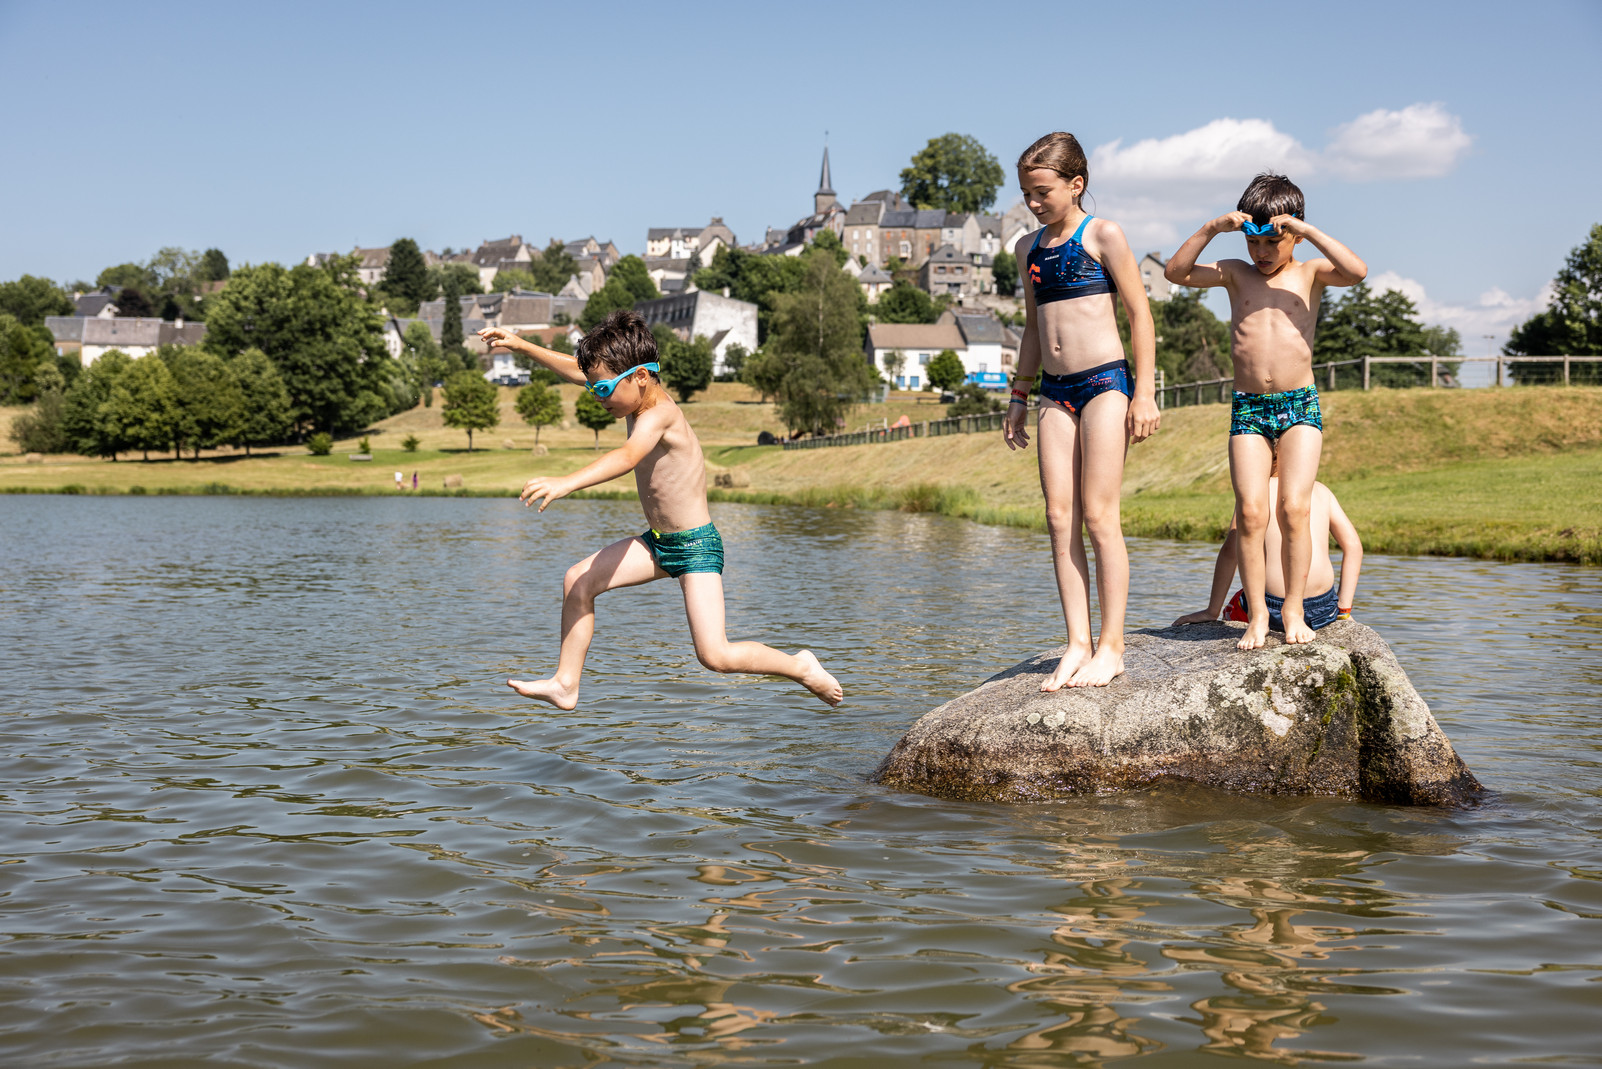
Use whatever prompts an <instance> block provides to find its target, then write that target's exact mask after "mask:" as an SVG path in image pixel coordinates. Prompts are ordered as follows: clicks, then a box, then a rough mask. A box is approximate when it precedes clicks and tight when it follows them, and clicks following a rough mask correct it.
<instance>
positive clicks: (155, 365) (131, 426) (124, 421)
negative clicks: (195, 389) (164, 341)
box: [104, 357, 181, 460]
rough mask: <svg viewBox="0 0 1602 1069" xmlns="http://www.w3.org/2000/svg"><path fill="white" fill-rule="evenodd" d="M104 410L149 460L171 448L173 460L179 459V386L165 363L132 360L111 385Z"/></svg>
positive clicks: (109, 419)
mask: <svg viewBox="0 0 1602 1069" xmlns="http://www.w3.org/2000/svg"><path fill="white" fill-rule="evenodd" d="M104 411H105V415H106V418H107V420H108V421H109V422H110V423H111V424H113V425H114V426H116V427H117V428H118V429H119V430H120V432H121V434H122V435H123V436H124V437H125V438H126V439H127V441H128V444H129V446H131V447H132V448H134V449H138V450H140V451H141V452H143V453H144V456H145V459H146V460H149V459H150V451H151V450H152V449H165V448H167V447H168V446H171V447H172V450H173V456H174V458H177V457H178V455H179V454H178V434H179V431H180V429H181V428H180V425H179V411H178V385H177V383H176V382H174V381H173V377H172V372H171V371H169V370H168V369H167V364H166V361H164V360H161V359H159V358H157V359H152V358H150V357H145V358H143V359H140V360H135V361H133V363H132V364H130V365H129V366H128V369H127V370H126V371H124V372H123V373H122V374H121V375H120V376H118V378H117V381H116V383H115V384H114V385H113V386H112V388H111V397H110V399H109V400H108V401H107V402H106V404H105V406H104Z"/></svg>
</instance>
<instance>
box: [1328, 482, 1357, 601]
mask: <svg viewBox="0 0 1602 1069" xmlns="http://www.w3.org/2000/svg"><path fill="white" fill-rule="evenodd" d="M1329 533H1330V534H1332V535H1334V536H1335V544H1336V545H1337V546H1339V547H1341V592H1340V594H1338V595H1337V596H1336V602H1335V605H1336V608H1338V609H1339V610H1340V614H1341V615H1342V616H1350V615H1351V612H1352V599H1353V598H1355V597H1356V596H1357V576H1358V573H1359V572H1361V571H1362V570H1363V540H1362V539H1361V538H1359V537H1358V535H1357V528H1356V526H1354V525H1353V523H1352V521H1351V520H1350V519H1349V518H1348V517H1347V515H1346V512H1345V510H1344V509H1342V508H1341V503H1340V502H1339V501H1338V500H1336V498H1335V495H1334V494H1330V495H1329Z"/></svg>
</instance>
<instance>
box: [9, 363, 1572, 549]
mask: <svg viewBox="0 0 1602 1069" xmlns="http://www.w3.org/2000/svg"><path fill="white" fill-rule="evenodd" d="M559 390H560V391H561V392H562V394H563V397H564V402H565V405H566V408H567V419H568V420H569V426H567V427H565V428H564V427H560V426H557V427H549V428H545V429H544V431H542V433H541V435H540V441H541V443H542V444H545V445H547V446H548V447H549V452H548V453H547V455H545V456H531V455H530V453H529V447H530V446H532V445H533V443H534V432H533V429H532V428H530V427H527V426H526V425H525V424H523V423H522V421H521V419H520V418H519V417H517V415H516V413H515V410H514V409H513V408H512V406H513V404H514V403H515V398H516V391H515V390H513V389H503V390H502V391H501V404H502V419H503V424H502V426H500V427H498V428H494V429H492V430H489V431H485V432H480V433H478V434H476V435H475V436H474V438H475V445H478V446H479V447H480V448H478V449H476V450H475V451H474V452H472V453H468V452H466V444H467V442H466V434H465V433H464V432H462V431H458V430H453V429H451V428H447V427H445V426H444V425H443V423H442V422H441V420H440V415H439V411H440V410H439V407H438V402H437V401H436V404H435V406H434V407H433V408H423V407H421V406H419V407H418V408H415V409H413V410H411V411H410V412H405V413H402V414H400V415H397V416H394V417H392V418H390V419H388V420H385V421H384V422H383V423H382V424H380V425H379V426H378V427H376V428H374V429H373V431H372V432H370V436H371V439H372V443H373V451H374V456H373V460H372V461H371V462H353V461H351V460H349V459H348V457H347V456H346V455H345V454H348V453H351V452H354V451H355V448H356V440H355V439H354V438H352V439H346V440H342V441H341V442H339V443H338V444H336V447H335V451H334V453H333V454H332V455H330V456H327V457H313V456H310V455H309V454H308V453H307V452H306V451H305V450H304V449H303V448H300V447H295V448H283V449H278V450H269V451H267V452H266V453H263V454H261V455H258V456H253V457H249V458H247V457H245V456H244V455H243V453H238V452H234V451H229V450H222V451H216V452H210V451H207V452H203V454H202V459H201V460H200V461H198V462H197V461H192V460H189V459H187V458H186V459H184V460H181V461H174V460H173V459H172V458H171V455H170V454H169V455H167V456H165V457H161V458H153V459H152V460H151V461H150V462H148V463H146V462H142V461H140V460H138V459H137V458H135V459H124V460H121V461H119V462H117V463H112V462H109V461H102V460H93V459H90V458H85V457H70V456H51V457H47V458H43V461H42V462H40V463H27V462H26V461H25V460H24V458H22V457H21V456H18V455H16V454H14V453H13V454H10V455H0V491H12V492H30V491H31V492H58V491H61V490H63V489H67V488H70V490H69V492H84V493H130V492H131V493H141V492H143V493H263V494H297V495H299V494H394V493H395V490H394V473H395V471H397V470H399V471H402V472H403V473H404V475H405V480H406V483H405V485H406V487H407V492H410V486H411V475H412V472H414V471H416V472H418V474H419V482H420V488H421V489H422V490H423V491H424V492H427V493H434V494H439V493H453V494H457V493H460V494H467V495H479V494H486V495H496V496H500V495H504V494H509V493H514V492H516V491H517V490H518V489H519V488H521V486H522V485H523V483H524V481H526V480H527V479H528V478H529V477H530V476H532V475H536V474H562V473H565V472H568V471H573V470H575V469H577V468H579V467H581V466H583V465H584V464H586V463H588V462H589V461H590V460H591V459H593V458H594V456H595V455H596V454H595V452H594V450H593V449H592V448H591V447H592V445H594V444H596V443H597V439H596V437H595V436H593V435H592V434H591V432H590V431H588V430H586V429H585V428H583V427H582V426H579V425H577V423H576V422H573V421H572V416H571V411H572V403H573V401H574V399H576V397H577V395H578V388H577V387H573V386H563V387H559ZM21 411H23V410H22V409H0V434H3V433H4V427H5V426H6V425H7V424H8V423H9V421H10V419H11V418H13V417H14V416H15V415H16V414H17V413H19V412H21ZM685 411H686V413H687V414H688V416H689V418H690V420H691V422H692V424H693V425H694V426H695V428H696V431H697V433H698V434H699V435H700V437H701V440H702V444H703V447H704V448H705V450H706V455H707V461H708V465H709V467H710V468H711V469H712V470H714V471H720V470H731V471H736V472H739V473H741V474H742V475H743V476H744V477H745V479H747V480H749V486H748V487H742V488H740V489H737V490H731V489H722V490H718V489H714V490H712V491H711V497H712V498H713V499H714V500H725V501H748V502H754V503H770V504H794V505H804V506H812V507H820V508H828V507H834V508H894V509H903V510H906V511H916V512H933V513H940V514H943V515H949V516H957V517H962V518H967V519H972V520H975V521H978V522H981V523H992V524H1006V525H1013V526H1021V527H1030V528H1036V529H1039V528H1043V527H1044V523H1045V513H1044V508H1043V504H1042V500H1041V494H1040V487H1039V481H1038V479H1039V476H1038V469H1037V467H1036V461H1035V451H1034V449H1033V448H1032V447H1031V448H1030V449H1028V450H1024V451H1016V452H1015V451H1009V450H1008V449H1007V448H1006V447H1005V445H1004V444H1003V443H1002V442H1001V441H1000V435H999V433H994V432H992V433H988V434H972V435H954V436H950V437H942V438H923V439H912V440H909V441H904V442H892V443H887V444H882V445H860V446H845V447H839V448H828V449H809V450H792V451H788V452H787V451H785V450H783V449H782V448H780V447H777V446H758V445H755V444H753V443H754V441H755V438H756V436H757V434H759V433H760V432H761V431H763V430H767V431H770V432H772V433H775V434H778V433H781V432H782V429H783V428H782V426H780V424H779V421H778V418H777V416H776V414H775V413H774V410H773V406H772V405H769V404H763V403H760V402H759V400H758V398H757V397H756V396H755V395H754V394H753V393H752V392H751V391H750V390H748V389H747V388H746V387H743V386H739V385H736V384H721V383H720V384H714V386H713V387H712V389H711V390H709V391H708V392H707V393H706V394H703V395H701V396H700V397H698V398H697V399H696V400H695V401H694V402H692V403H691V404H689V405H686V406H685ZM1324 411H1325V447H1324V454H1323V459H1322V466H1321V472H1320V477H1321V478H1322V479H1323V480H1324V481H1325V482H1326V483H1328V484H1329V485H1330V486H1331V487H1332V488H1334V490H1335V491H1336V493H1337V494H1338V495H1339V496H1340V498H1341V501H1342V503H1343V504H1344V506H1345V507H1346V510H1347V512H1348V513H1349V514H1350V515H1351V516H1352V518H1353V520H1354V522H1356V523H1357V524H1358V526H1359V529H1360V530H1361V531H1362V534H1363V538H1364V543H1365V545H1367V546H1368V548H1369V549H1370V550H1371V551H1374V552H1387V553H1440V554H1453V555H1466V556H1475V557H1486V558H1498V559H1507V560H1563V561H1578V562H1584V563H1590V564H1602V390H1597V389H1594V388H1585V387H1573V388H1567V389H1565V388H1563V387H1518V388H1514V389H1501V390H1492V389H1486V390H1423V389H1419V390H1373V391H1370V392H1368V393H1362V392H1358V391H1350V392H1338V393H1333V394H1329V395H1327V396H1326V397H1325V398H1324ZM902 414H906V415H908V416H909V418H911V419H913V420H914V421H921V420H923V419H937V418H940V417H941V416H943V415H944V410H943V408H941V407H939V406H937V405H934V404H931V403H929V401H928V400H927V399H926V398H923V397H919V396H916V395H898V396H897V397H895V398H894V399H893V400H892V401H891V403H889V404H887V405H884V406H877V405H876V406H864V407H863V408H859V409H857V410H856V412H855V413H854V419H855V422H854V423H853V426H860V425H861V424H863V423H865V422H867V420H868V419H869V418H870V417H871V418H872V419H873V421H874V422H875V423H876V424H877V423H878V421H879V420H880V419H886V420H888V421H889V422H894V421H895V419H897V418H898V417H899V416H900V415H902ZM1228 426H1229V410H1228V406H1226V405H1202V406H1196V407H1189V408H1180V409H1170V410H1168V411H1167V412H1165V413H1164V417H1163V429H1162V431H1161V432H1159V433H1158V434H1157V435H1156V436H1155V437H1154V438H1152V439H1150V440H1148V441H1147V442H1144V443H1142V444H1140V445H1136V446H1133V447H1131V449H1130V453H1129V462H1128V467H1127V471H1126V476H1125V482H1124V530H1125V532H1126V533H1127V534H1129V535H1132V536H1145V537H1156V538H1175V539H1204V540H1212V539H1216V538H1218V537H1220V536H1221V534H1222V531H1223V529H1224V527H1225V525H1226V524H1227V522H1228V518H1229V513H1230V508H1231V497H1230V492H1229V465H1228V457H1227V452H1226V442H1227V436H1228ZM407 434H415V435H416V436H417V437H418V438H419V439H421V441H422V445H421V446H420V448H419V450H418V452H416V453H407V452H404V451H403V450H401V449H399V448H398V443H399V441H400V439H401V438H404V437H405V436H406V435H407ZM622 440H623V433H622V424H621V423H618V424H614V425H613V426H612V427H610V428H608V429H607V430H605V431H602V432H601V434H600V435H599V439H598V444H599V446H600V447H601V448H602V449H606V448H613V447H615V446H617V445H618V444H620V443H621V442H622ZM4 444H6V445H9V440H6V441H5V443H4ZM486 447H487V448H486ZM448 475H460V476H462V480H463V483H464V489H462V490H459V491H458V490H449V491H448V490H446V488H445V486H444V481H445V477H446V476H448ZM632 493H633V487H632V484H631V481H630V480H628V479H624V480H619V481H618V482H617V483H613V484H609V485H608V486H605V487H600V488H597V489H596V490H594V491H591V492H589V493H587V494H585V495H581V496H593V497H618V496H625V497H626V496H632Z"/></svg>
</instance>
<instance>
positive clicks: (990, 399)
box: [931, 365, 1001, 419]
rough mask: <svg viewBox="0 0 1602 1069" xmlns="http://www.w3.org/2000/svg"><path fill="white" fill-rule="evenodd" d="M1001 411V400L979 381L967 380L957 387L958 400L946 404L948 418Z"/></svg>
mask: <svg viewBox="0 0 1602 1069" xmlns="http://www.w3.org/2000/svg"><path fill="white" fill-rule="evenodd" d="M931 366H932V365H931ZM1000 411H1001V402H1000V401H999V400H997V398H996V396H995V395H994V394H992V393H991V392H990V391H989V390H986V389H984V388H983V387H982V386H980V385H978V384H977V383H972V382H965V383H963V384H962V385H961V386H958V387H957V400H956V402H955V403H954V404H949V405H947V406H946V418H947V419H952V418H954V417H956V416H982V415H985V414H986V413H988V412H1000Z"/></svg>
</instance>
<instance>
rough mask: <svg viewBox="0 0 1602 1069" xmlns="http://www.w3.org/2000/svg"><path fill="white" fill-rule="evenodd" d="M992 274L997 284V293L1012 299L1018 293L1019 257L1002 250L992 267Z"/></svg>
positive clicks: (997, 254)
mask: <svg viewBox="0 0 1602 1069" xmlns="http://www.w3.org/2000/svg"><path fill="white" fill-rule="evenodd" d="M990 274H991V276H992V277H993V278H994V279H995V282H996V292H997V293H999V294H1000V295H1001V296H1003V297H1011V296H1012V295H1013V294H1014V293H1016V292H1018V257H1016V256H1014V255H1013V254H1012V253H1010V252H1008V251H1007V250H1006V249H1002V250H1001V251H1000V252H998V253H996V258H995V260H994V262H992V264H991V265H990Z"/></svg>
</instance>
